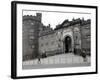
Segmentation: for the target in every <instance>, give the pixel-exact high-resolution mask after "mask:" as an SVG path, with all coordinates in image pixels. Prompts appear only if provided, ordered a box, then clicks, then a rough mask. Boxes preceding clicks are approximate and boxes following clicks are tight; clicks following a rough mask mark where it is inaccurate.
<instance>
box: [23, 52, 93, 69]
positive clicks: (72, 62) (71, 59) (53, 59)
mask: <svg viewBox="0 0 100 80" xmlns="http://www.w3.org/2000/svg"><path fill="white" fill-rule="evenodd" d="M90 62H91V59H90V56H87V61H85V62H84V60H83V58H82V57H81V56H78V55H74V54H73V53H67V54H59V55H55V56H50V57H47V58H41V60H40V62H39V61H38V59H34V60H29V61H24V62H23V68H30V67H33V68H35V67H36V68H37V67H40V66H41V67H43V66H47V65H55V67H56V65H57V66H59V65H62V66H64V65H66V66H89V65H90ZM47 67H49V66H47Z"/></svg>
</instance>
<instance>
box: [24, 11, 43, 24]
mask: <svg viewBox="0 0 100 80" xmlns="http://www.w3.org/2000/svg"><path fill="white" fill-rule="evenodd" d="M41 18H42V14H41V13H36V16H33V15H24V16H23V21H25V20H35V21H39V22H41Z"/></svg>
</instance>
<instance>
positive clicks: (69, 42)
mask: <svg viewBox="0 0 100 80" xmlns="http://www.w3.org/2000/svg"><path fill="white" fill-rule="evenodd" d="M64 48H65V49H64V52H65V53H69V52H72V39H71V37H70V36H66V37H65V39H64Z"/></svg>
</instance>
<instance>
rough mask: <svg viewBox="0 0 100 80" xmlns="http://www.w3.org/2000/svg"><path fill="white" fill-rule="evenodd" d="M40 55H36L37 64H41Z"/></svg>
mask: <svg viewBox="0 0 100 80" xmlns="http://www.w3.org/2000/svg"><path fill="white" fill-rule="evenodd" d="M40 58H41V57H40V55H38V63H39V64H40V63H41V59H40Z"/></svg>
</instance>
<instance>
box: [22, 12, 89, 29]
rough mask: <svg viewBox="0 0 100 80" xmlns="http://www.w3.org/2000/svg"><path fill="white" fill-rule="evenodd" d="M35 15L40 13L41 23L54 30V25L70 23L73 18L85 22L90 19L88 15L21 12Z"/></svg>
mask: <svg viewBox="0 0 100 80" xmlns="http://www.w3.org/2000/svg"><path fill="white" fill-rule="evenodd" d="M36 13H42V23H43V24H44V25H45V26H47V25H48V24H50V25H51V27H52V28H53V29H54V28H55V27H56V25H58V24H61V23H62V22H63V21H64V20H65V19H69V20H70V21H71V20H72V19H73V18H74V19H77V18H81V19H82V18H84V19H85V20H87V19H91V15H90V14H84V13H73V12H52V11H50V12H49V11H23V15H33V16H36Z"/></svg>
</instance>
